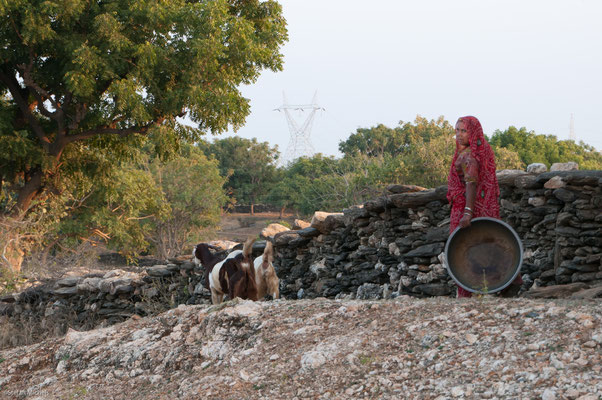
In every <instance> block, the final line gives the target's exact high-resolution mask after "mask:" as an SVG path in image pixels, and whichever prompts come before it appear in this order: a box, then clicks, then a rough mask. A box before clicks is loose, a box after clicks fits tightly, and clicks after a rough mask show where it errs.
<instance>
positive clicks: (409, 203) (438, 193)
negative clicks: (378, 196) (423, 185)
mask: <svg viewBox="0 0 602 400" xmlns="http://www.w3.org/2000/svg"><path fill="white" fill-rule="evenodd" d="M446 195H447V186H439V187H438V188H437V189H428V190H423V191H421V192H415V193H401V194H393V195H391V196H389V199H390V201H391V203H393V205H394V206H395V207H397V208H414V207H418V206H423V205H425V204H428V203H430V202H432V201H447V198H446Z"/></svg>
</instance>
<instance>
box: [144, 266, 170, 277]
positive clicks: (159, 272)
mask: <svg viewBox="0 0 602 400" xmlns="http://www.w3.org/2000/svg"><path fill="white" fill-rule="evenodd" d="M146 273H147V274H148V276H153V277H157V278H164V277H167V276H172V275H175V273H176V272H175V271H172V270H170V269H168V268H167V266H166V265H153V266H152V267H149V268H147V269H146Z"/></svg>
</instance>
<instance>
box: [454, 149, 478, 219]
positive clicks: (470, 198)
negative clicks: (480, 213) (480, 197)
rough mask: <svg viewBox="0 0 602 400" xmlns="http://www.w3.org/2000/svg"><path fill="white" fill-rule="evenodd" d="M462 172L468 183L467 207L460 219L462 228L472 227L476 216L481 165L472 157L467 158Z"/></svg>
mask: <svg viewBox="0 0 602 400" xmlns="http://www.w3.org/2000/svg"><path fill="white" fill-rule="evenodd" d="M462 172H463V173H464V181H465V182H466V207H465V208H464V215H462V218H461V219H460V223H459V225H460V228H466V227H467V226H470V220H471V219H472V216H473V214H474V203H475V199H476V196H477V181H478V179H479V163H478V161H477V160H476V158H474V157H472V156H468V157H466V160H465V161H464V162H463V163H462Z"/></svg>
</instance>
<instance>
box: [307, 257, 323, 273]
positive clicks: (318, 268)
mask: <svg viewBox="0 0 602 400" xmlns="http://www.w3.org/2000/svg"><path fill="white" fill-rule="evenodd" d="M325 269H326V259H325V258H323V259H322V260H320V261H319V262H316V263H314V264H312V265H311V266H310V267H309V270H310V271H311V272H312V273H314V274H315V275H316V276H318V277H319V276H320V273H321V272H322V271H323V270H325Z"/></svg>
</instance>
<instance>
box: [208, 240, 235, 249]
mask: <svg viewBox="0 0 602 400" xmlns="http://www.w3.org/2000/svg"><path fill="white" fill-rule="evenodd" d="M209 244H210V245H212V246H215V247H218V248H220V249H222V250H230V249H232V248H233V247H234V246H236V245H238V243H237V242H233V241H231V240H212V241H210V242H209Z"/></svg>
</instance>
